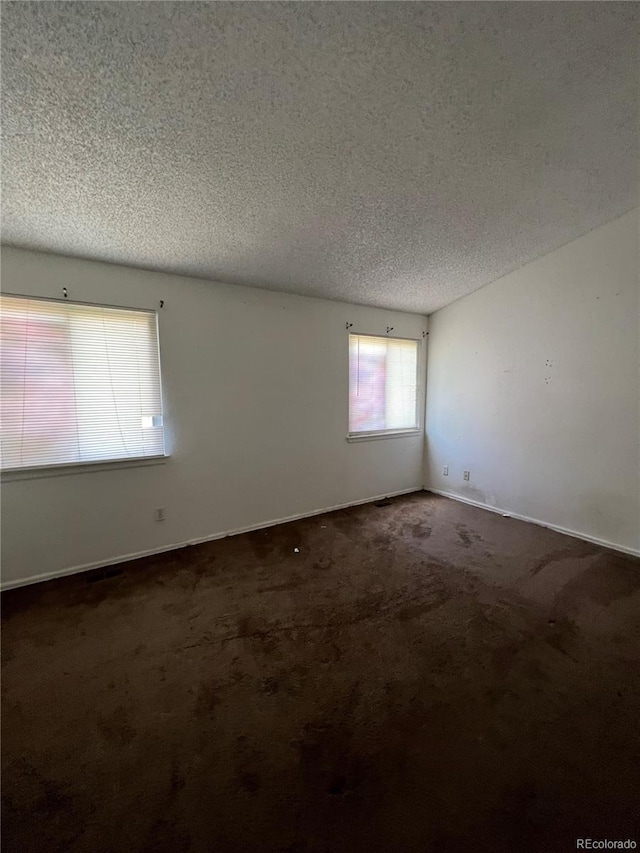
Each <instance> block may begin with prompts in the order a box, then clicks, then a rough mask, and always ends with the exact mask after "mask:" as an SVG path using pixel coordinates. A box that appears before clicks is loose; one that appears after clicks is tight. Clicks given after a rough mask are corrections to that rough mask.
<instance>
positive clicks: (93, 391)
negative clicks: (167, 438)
mask: <svg viewBox="0 0 640 853" xmlns="http://www.w3.org/2000/svg"><path fill="white" fill-rule="evenodd" d="M0 309H1V312H2V313H1V318H0V333H1V338H0V360H1V368H2V403H1V411H2V428H1V433H0V435H1V440H2V468H3V469H12V468H29V467H41V466H47V465H65V464H72V463H81V462H102V461H106V460H115V459H131V458H139V457H147V456H161V455H163V454H164V437H163V426H162V392H161V385H160V357H159V352H158V332H157V322H156V314H155V312H154V311H134V310H127V309H120V308H106V307H102V306H95V305H79V304H74V303H68V302H55V301H52V300H43V299H26V298H24V297H14V296H1V297H0Z"/></svg>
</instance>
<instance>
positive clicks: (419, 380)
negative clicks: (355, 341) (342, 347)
mask: <svg viewBox="0 0 640 853" xmlns="http://www.w3.org/2000/svg"><path fill="white" fill-rule="evenodd" d="M352 336H357V337H360V338H386V339H387V340H394V341H411V342H412V343H415V344H417V345H418V346H417V357H416V424H417V426H415V427H409V428H407V429H385V430H368V431H363V432H347V441H348V442H349V443H358V442H360V441H377V440H379V439H383V438H407V437H409V438H410V437H413V436H416V435H421V434H422V409H423V399H424V397H423V391H424V388H423V384H424V383H423V364H422V361H423V356H422V349H421V344H422V343H423V341H422V339H421V338H412V337H408V336H405V335H382V334H377V335H376V334H374V333H373V332H354V331H353V330H351V329H350V330H349V332H348V334H347V424H348V423H349V414H350V413H349V340H350V338H351V337H352Z"/></svg>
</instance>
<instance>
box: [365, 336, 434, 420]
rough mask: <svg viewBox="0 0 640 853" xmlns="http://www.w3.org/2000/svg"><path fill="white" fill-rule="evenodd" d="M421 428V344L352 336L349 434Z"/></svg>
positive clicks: (402, 340)
mask: <svg viewBox="0 0 640 853" xmlns="http://www.w3.org/2000/svg"><path fill="white" fill-rule="evenodd" d="M417 427H418V341H411V340H404V339H401V338H377V337H373V336H371V335H349V433H350V434H352V435H353V434H357V433H364V432H385V431H392V432H395V431H398V430H403V429H417Z"/></svg>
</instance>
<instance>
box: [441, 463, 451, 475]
mask: <svg viewBox="0 0 640 853" xmlns="http://www.w3.org/2000/svg"><path fill="white" fill-rule="evenodd" d="M442 475H443V477H448V476H449V466H448V465H444V466H443V468H442Z"/></svg>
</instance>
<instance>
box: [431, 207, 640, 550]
mask: <svg viewBox="0 0 640 853" xmlns="http://www.w3.org/2000/svg"><path fill="white" fill-rule="evenodd" d="M639 295H640V294H639V286H638V211H637V210H635V211H632V212H631V213H628V214H626V215H625V216H623V217H621V218H620V219H617V220H615V221H614V222H611V223H609V224H608V225H605V226H603V227H601V228H598V229H596V230H595V231H592V232H591V233H589V234H587V235H585V236H584V237H581V238H580V239H578V240H575V241H574V242H572V243H569V244H568V245H566V246H564V247H562V248H560V249H558V250H557V251H555V252H552V253H551V254H549V255H546V256H545V257H543V258H540V259H538V260H536V261H533V262H532V263H530V264H528V265H527V266H525V267H523V268H522V269H520V270H517V271H516V272H513V273H511V274H509V275H507V276H505V277H504V278H502V279H500V280H499V281H496V282H494V283H493V284H490V285H487V286H486V287H484V288H482V289H481V290H478V291H476V292H475V293H473V294H471V295H470V296H467V297H465V298H463V299H461V300H459V301H458V302H455V303H453V304H451V305H449V306H447V307H446V308H444V309H442V310H441V311H438V312H436V313H435V314H433V315H432V316H431V317H430V318H429V367H428V379H427V454H426V459H427V462H426V466H427V470H426V487H427V488H430V489H434V490H440V491H443V492H446V493H448V494H451V495H456V496H459V497H463V498H466V499H469V500H472V501H477V502H479V503H481V504H483V505H487V506H490V507H498V508H502V509H504V510H505V511H509V512H511V513H514V514H519V515H522V516H525V517H528V518H531V519H535V520H537V521H540V522H542V523H544V524H547V525H549V526H555V527H558V528H564V529H566V530H567V531H572V532H575V533H578V534H579V535H581V536H583V537H585V538H593V539H595V540H598V541H602V542H605V543H611V544H613V545H615V546H617V547H619V548H622V549H626V550H630V551H634V552H637V551H638V549H639V548H640V541H639V531H640V503H639V497H638V492H639V485H640V448H639V442H640V423H639V390H640V388H639V363H638V337H639V308H640V299H639ZM445 465H448V466H449V476H448V477H444V476H443V475H442V468H443V466H445ZM465 469H466V470H469V471H470V472H471V479H470V481H469V482H468V483H465V482H464V480H463V471H464V470H465Z"/></svg>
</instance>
